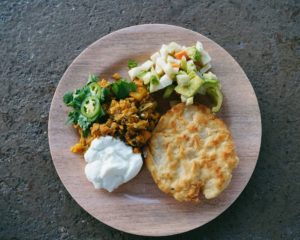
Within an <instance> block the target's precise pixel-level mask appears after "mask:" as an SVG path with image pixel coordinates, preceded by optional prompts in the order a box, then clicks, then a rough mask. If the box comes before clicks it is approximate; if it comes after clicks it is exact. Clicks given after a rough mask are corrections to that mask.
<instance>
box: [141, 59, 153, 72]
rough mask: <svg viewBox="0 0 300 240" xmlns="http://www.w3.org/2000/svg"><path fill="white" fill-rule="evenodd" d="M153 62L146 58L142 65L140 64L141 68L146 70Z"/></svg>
mask: <svg viewBox="0 0 300 240" xmlns="http://www.w3.org/2000/svg"><path fill="white" fill-rule="evenodd" d="M153 64H154V63H153V62H152V61H151V60H148V61H146V62H144V63H143V64H142V65H141V68H142V69H143V70H144V71H147V70H149V69H150V68H151V67H152V66H153Z"/></svg>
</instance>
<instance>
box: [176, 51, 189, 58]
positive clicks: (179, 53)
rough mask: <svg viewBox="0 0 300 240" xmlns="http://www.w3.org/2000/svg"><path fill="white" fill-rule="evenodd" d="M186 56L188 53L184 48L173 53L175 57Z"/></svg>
mask: <svg viewBox="0 0 300 240" xmlns="http://www.w3.org/2000/svg"><path fill="white" fill-rule="evenodd" d="M187 56H188V54H187V51H186V50H182V51H180V52H177V53H175V57H176V58H177V59H182V58H183V57H187Z"/></svg>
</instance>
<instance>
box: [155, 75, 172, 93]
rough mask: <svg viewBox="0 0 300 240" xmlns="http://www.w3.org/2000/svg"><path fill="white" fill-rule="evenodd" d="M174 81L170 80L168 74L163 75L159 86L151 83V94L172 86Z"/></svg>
mask: <svg viewBox="0 0 300 240" xmlns="http://www.w3.org/2000/svg"><path fill="white" fill-rule="evenodd" d="M172 83H173V81H172V80H171V79H170V78H169V76H168V75H167V74H165V75H163V76H162V77H161V78H160V80H159V84H158V85H153V84H151V82H150V92H156V91H158V90H160V89H163V88H165V87H167V86H169V85H171V84H172Z"/></svg>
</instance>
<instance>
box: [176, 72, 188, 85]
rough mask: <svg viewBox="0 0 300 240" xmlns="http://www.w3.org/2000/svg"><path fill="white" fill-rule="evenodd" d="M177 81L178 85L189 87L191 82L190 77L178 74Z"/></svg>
mask: <svg viewBox="0 0 300 240" xmlns="http://www.w3.org/2000/svg"><path fill="white" fill-rule="evenodd" d="M176 80H177V84H178V85H187V84H188V83H189V81H190V78H189V76H188V75H187V74H186V73H185V74H178V75H176Z"/></svg>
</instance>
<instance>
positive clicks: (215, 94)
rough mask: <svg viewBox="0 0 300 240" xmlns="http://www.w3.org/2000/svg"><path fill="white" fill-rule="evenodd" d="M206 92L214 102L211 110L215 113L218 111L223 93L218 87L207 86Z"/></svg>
mask: <svg viewBox="0 0 300 240" xmlns="http://www.w3.org/2000/svg"><path fill="white" fill-rule="evenodd" d="M206 92H207V94H208V95H209V96H210V97H211V98H212V100H213V101H214V103H215V105H214V106H213V108H212V111H213V112H215V113H216V112H218V111H219V110H220V108H221V106H222V103H223V94H222V93H221V91H220V89H219V88H208V89H207V90H206Z"/></svg>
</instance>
